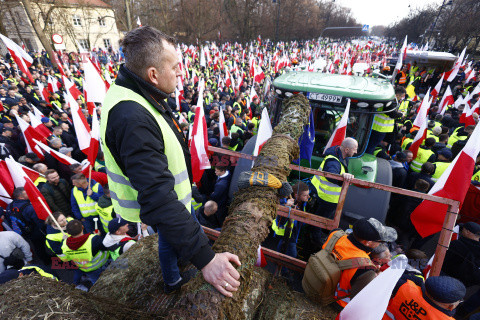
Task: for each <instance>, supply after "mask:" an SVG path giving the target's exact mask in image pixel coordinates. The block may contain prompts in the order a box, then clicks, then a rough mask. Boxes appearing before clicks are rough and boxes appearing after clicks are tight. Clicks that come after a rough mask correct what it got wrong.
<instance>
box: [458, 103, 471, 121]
mask: <svg viewBox="0 0 480 320" xmlns="http://www.w3.org/2000/svg"><path fill="white" fill-rule="evenodd" d="M464 106H465V107H464V108H463V112H462V114H461V115H460V119H459V120H458V122H460V123H463V124H465V121H466V118H467V113H469V112H470V106H469V105H468V103H465V101H464Z"/></svg>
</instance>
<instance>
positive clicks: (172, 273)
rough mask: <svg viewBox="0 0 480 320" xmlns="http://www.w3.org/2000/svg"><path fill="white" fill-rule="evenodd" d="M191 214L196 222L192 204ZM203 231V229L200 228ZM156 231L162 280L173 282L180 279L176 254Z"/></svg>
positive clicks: (168, 282) (167, 282)
mask: <svg viewBox="0 0 480 320" xmlns="http://www.w3.org/2000/svg"><path fill="white" fill-rule="evenodd" d="M192 216H193V218H194V219H195V221H196V222H197V223H198V220H197V216H196V215H195V210H194V209H193V206H192ZM202 232H203V230H202ZM157 233H158V259H159V260H160V267H161V268H162V276H163V281H164V282H165V283H166V284H173V283H176V282H177V281H178V280H180V277H181V276H180V270H179V269H178V263H177V262H178V254H177V252H176V251H175V249H173V247H172V245H171V244H170V243H168V242H167V240H166V239H165V238H164V237H163V236H162V234H161V233H160V231H159V230H158V229H157Z"/></svg>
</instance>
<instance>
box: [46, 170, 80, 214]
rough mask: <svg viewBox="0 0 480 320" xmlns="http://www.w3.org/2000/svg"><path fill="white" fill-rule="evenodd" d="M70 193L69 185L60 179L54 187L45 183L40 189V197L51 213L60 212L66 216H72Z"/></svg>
mask: <svg viewBox="0 0 480 320" xmlns="http://www.w3.org/2000/svg"><path fill="white" fill-rule="evenodd" d="M71 191H72V189H71V188H70V185H69V184H68V182H67V181H66V180H64V179H60V181H59V183H58V185H56V186H55V185H53V184H51V183H49V182H46V183H45V184H44V185H43V187H42V189H41V192H42V195H43V197H44V198H45V200H46V201H47V204H48V206H49V207H50V209H51V210H52V212H55V211H61V212H63V214H64V215H66V216H71V215H72V206H71V204H70V193H71Z"/></svg>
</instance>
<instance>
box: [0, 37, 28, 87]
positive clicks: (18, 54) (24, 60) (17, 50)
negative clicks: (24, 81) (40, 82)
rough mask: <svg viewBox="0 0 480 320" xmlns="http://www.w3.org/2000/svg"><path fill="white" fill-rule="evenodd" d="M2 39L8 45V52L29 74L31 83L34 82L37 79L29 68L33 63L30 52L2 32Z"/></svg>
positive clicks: (23, 70)
mask: <svg viewBox="0 0 480 320" xmlns="http://www.w3.org/2000/svg"><path fill="white" fill-rule="evenodd" d="M0 39H2V41H3V42H4V43H5V45H6V46H7V49H8V52H9V53H10V55H11V56H12V58H13V60H14V61H15V63H16V64H17V66H18V68H19V69H20V70H22V72H23V73H25V74H26V75H27V77H28V79H29V80H30V83H34V82H35V81H34V80H33V77H32V74H31V73H30V70H29V69H28V68H29V67H30V66H31V65H32V63H33V58H32V57H31V56H30V55H29V54H28V53H26V52H25V50H23V49H22V47H20V46H19V45H17V44H16V43H15V42H13V41H12V40H11V39H9V38H7V37H5V36H4V35H2V34H0Z"/></svg>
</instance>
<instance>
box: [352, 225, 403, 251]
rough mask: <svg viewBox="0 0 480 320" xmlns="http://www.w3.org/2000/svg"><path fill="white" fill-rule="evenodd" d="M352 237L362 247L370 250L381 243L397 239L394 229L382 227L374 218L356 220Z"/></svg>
mask: <svg viewBox="0 0 480 320" xmlns="http://www.w3.org/2000/svg"><path fill="white" fill-rule="evenodd" d="M353 235H354V236H355V238H356V239H357V240H358V241H360V242H361V243H362V244H363V245H364V246H366V247H369V248H372V249H375V248H376V247H377V246H378V245H380V243H382V242H392V241H395V240H396V239H397V231H395V229H393V228H390V227H386V226H384V225H383V224H382V223H381V222H380V221H378V220H377V219H375V218H370V219H365V218H364V219H360V220H357V222H355V224H354V225H353Z"/></svg>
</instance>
